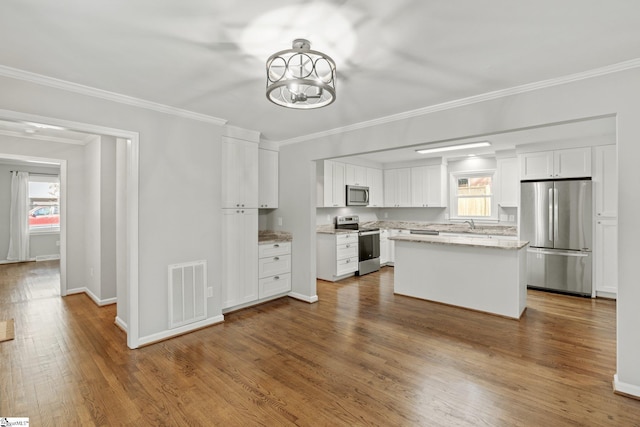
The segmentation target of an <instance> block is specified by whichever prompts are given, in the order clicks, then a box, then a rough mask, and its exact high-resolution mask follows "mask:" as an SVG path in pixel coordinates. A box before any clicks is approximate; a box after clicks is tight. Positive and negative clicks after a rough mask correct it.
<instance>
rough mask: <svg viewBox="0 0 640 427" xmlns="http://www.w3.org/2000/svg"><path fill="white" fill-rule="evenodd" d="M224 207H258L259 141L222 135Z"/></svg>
mask: <svg viewBox="0 0 640 427" xmlns="http://www.w3.org/2000/svg"><path fill="white" fill-rule="evenodd" d="M222 164H223V165H224V173H223V174H222V207H223V208H257V207H258V143H257V142H250V141H245V140H242V139H236V138H230V137H226V136H223V137H222Z"/></svg>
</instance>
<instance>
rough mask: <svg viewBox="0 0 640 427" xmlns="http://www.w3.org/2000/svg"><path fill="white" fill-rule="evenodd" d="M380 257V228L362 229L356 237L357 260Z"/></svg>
mask: <svg viewBox="0 0 640 427" xmlns="http://www.w3.org/2000/svg"><path fill="white" fill-rule="evenodd" d="M374 258H380V230H376V231H363V232H360V233H359V237H358V261H366V260H368V259H374Z"/></svg>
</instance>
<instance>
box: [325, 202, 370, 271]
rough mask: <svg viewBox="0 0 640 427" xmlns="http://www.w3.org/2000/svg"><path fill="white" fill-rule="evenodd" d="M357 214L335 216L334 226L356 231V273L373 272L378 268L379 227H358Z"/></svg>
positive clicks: (358, 219) (339, 228)
mask: <svg viewBox="0 0 640 427" xmlns="http://www.w3.org/2000/svg"><path fill="white" fill-rule="evenodd" d="M359 221H360V218H359V217H358V215H349V216H337V217H336V218H335V221H334V222H335V228H336V229H338V230H357V231H358V271H357V272H356V274H357V275H358V276H362V275H364V274H368V273H373V272H374V271H378V270H380V229H379V228H360V224H359Z"/></svg>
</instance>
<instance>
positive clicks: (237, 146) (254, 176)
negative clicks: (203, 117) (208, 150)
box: [222, 128, 260, 310]
mask: <svg viewBox="0 0 640 427" xmlns="http://www.w3.org/2000/svg"><path fill="white" fill-rule="evenodd" d="M259 138H260V137H259V134H258V133H256V132H249V131H244V130H240V129H235V128H230V130H229V132H228V133H227V134H226V135H225V136H223V137H222V201H223V204H222V207H223V209H222V211H223V212H222V309H223V310H225V309H230V308H232V307H237V306H240V305H243V304H247V303H250V302H252V301H255V300H257V299H258V142H259Z"/></svg>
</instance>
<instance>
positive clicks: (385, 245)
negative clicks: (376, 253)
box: [380, 229, 390, 266]
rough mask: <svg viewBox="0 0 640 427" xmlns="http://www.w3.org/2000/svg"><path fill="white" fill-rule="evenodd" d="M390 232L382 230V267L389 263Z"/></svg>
mask: <svg viewBox="0 0 640 427" xmlns="http://www.w3.org/2000/svg"><path fill="white" fill-rule="evenodd" d="M389 242H390V241H389V230H384V229H383V230H380V265H381V266H382V265H386V264H387V263H388V262H389Z"/></svg>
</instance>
